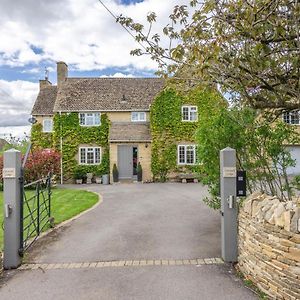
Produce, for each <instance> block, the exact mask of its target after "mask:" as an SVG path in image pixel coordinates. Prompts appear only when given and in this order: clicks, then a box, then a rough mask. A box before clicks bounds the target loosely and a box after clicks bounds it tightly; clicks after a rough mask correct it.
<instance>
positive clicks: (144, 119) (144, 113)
mask: <svg viewBox="0 0 300 300" xmlns="http://www.w3.org/2000/svg"><path fill="white" fill-rule="evenodd" d="M135 114H137V119H135V118H134V117H133V116H134V115H135ZM141 116H143V117H141ZM146 121H147V115H146V112H144V111H132V112H131V122H146Z"/></svg>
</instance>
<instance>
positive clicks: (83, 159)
mask: <svg viewBox="0 0 300 300" xmlns="http://www.w3.org/2000/svg"><path fill="white" fill-rule="evenodd" d="M80 163H81V164H85V163H86V160H85V149H84V148H81V149H80Z"/></svg>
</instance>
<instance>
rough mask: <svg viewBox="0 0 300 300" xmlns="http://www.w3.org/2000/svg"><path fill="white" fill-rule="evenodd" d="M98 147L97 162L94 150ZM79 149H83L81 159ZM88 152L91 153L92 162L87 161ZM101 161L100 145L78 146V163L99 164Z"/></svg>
mask: <svg viewBox="0 0 300 300" xmlns="http://www.w3.org/2000/svg"><path fill="white" fill-rule="evenodd" d="M97 149H99V162H96V150H97ZM81 150H85V154H84V156H85V159H84V161H82V159H81V158H82V156H81ZM88 153H93V163H88V162H87V161H88ZM101 161H102V149H101V147H79V151H78V163H79V164H80V165H100V164H101Z"/></svg>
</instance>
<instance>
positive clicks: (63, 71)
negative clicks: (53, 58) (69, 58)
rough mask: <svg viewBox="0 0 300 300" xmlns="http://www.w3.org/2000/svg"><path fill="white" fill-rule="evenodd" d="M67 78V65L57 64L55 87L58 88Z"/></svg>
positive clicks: (60, 62)
mask: <svg viewBox="0 0 300 300" xmlns="http://www.w3.org/2000/svg"><path fill="white" fill-rule="evenodd" d="M67 78H68V65H67V64H66V63H65V62H63V61H59V62H57V86H58V87H59V86H60V85H61V84H62V83H63V82H64V81H65V80H66V79H67Z"/></svg>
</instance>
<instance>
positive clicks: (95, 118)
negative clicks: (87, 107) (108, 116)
mask: <svg viewBox="0 0 300 300" xmlns="http://www.w3.org/2000/svg"><path fill="white" fill-rule="evenodd" d="M79 124H80V126H99V125H101V114H100V113H99V112H96V113H80V114H79Z"/></svg>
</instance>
